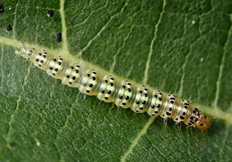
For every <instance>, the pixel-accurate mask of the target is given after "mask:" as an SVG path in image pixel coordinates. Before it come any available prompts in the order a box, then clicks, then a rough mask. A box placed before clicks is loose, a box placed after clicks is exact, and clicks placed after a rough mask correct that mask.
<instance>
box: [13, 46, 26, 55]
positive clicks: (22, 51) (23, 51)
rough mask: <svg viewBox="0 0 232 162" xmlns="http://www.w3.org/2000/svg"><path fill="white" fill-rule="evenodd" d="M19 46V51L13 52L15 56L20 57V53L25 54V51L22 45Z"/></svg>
mask: <svg viewBox="0 0 232 162" xmlns="http://www.w3.org/2000/svg"><path fill="white" fill-rule="evenodd" d="M19 46H20V50H19V51H18V50H16V51H15V54H16V55H21V54H22V53H25V51H26V50H25V47H24V45H22V44H20V45H19Z"/></svg>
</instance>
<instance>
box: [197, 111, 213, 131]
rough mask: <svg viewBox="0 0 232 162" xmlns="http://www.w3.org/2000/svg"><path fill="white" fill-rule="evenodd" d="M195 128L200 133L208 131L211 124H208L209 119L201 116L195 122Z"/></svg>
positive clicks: (203, 115)
mask: <svg viewBox="0 0 232 162" xmlns="http://www.w3.org/2000/svg"><path fill="white" fill-rule="evenodd" d="M196 127H197V129H198V130H199V131H201V132H202V131H204V130H207V129H209V128H210V127H211V122H210V119H209V117H208V116H207V115H205V114H201V115H200V118H199V119H198V121H197V122H196Z"/></svg>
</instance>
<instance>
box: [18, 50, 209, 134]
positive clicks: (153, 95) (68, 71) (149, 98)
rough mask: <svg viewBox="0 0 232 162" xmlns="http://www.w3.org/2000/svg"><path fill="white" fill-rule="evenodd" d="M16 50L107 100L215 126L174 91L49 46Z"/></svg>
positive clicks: (192, 124) (194, 124) (55, 75)
mask: <svg viewBox="0 0 232 162" xmlns="http://www.w3.org/2000/svg"><path fill="white" fill-rule="evenodd" d="M16 54H18V55H20V56H23V57H24V58H26V59H27V60H29V61H30V62H32V63H34V65H35V66H37V67H38V68H40V69H42V70H45V71H46V72H47V74H48V75H50V76H52V77H53V78H56V79H61V80H62V82H63V83H64V84H66V85H68V86H70V87H74V88H78V89H79V90H80V92H82V93H84V94H87V95H94V96H97V97H98V98H99V99H100V100H102V101H104V102H114V103H115V104H116V105H117V106H118V107H121V108H131V110H133V111H134V112H136V113H143V112H147V113H148V115H150V116H153V117H155V116H160V117H162V118H164V119H168V118H170V119H172V120H173V121H174V122H176V123H180V122H184V123H185V124H186V125H188V126H189V127H196V128H197V129H198V130H199V131H203V130H207V129H209V128H210V127H211V122H210V119H209V118H208V117H207V116H206V115H205V114H203V113H201V112H200V111H199V110H198V109H197V108H196V107H193V106H192V105H191V104H190V103H189V102H188V101H186V100H181V99H178V98H176V97H175V96H174V95H170V94H169V95H167V94H164V93H161V92H160V91H159V90H149V89H147V88H146V87H145V86H142V85H140V86H135V85H132V84H131V83H130V82H129V81H117V80H116V79H114V78H113V77H112V76H110V75H104V76H102V75H100V74H98V73H97V72H96V71H94V70H84V68H82V67H81V66H80V65H78V64H77V63H75V62H73V61H69V60H65V59H63V58H62V57H61V56H57V57H54V56H53V55H50V54H49V53H47V52H46V51H45V50H42V51H37V50H36V49H35V48H26V47H24V46H22V48H21V50H20V51H16Z"/></svg>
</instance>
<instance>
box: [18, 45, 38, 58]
mask: <svg viewBox="0 0 232 162" xmlns="http://www.w3.org/2000/svg"><path fill="white" fill-rule="evenodd" d="M20 47H21V50H20V51H15V53H16V54H17V55H21V56H23V57H24V58H26V59H27V60H30V58H31V57H32V56H33V51H34V50H35V49H34V48H32V49H28V48H26V47H25V46H23V45H20Z"/></svg>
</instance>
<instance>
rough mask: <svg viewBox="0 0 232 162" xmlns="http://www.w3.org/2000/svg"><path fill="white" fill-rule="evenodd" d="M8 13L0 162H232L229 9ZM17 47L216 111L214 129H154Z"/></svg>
mask: <svg viewBox="0 0 232 162" xmlns="http://www.w3.org/2000/svg"><path fill="white" fill-rule="evenodd" d="M1 3H3V4H4V8H5V12H4V13H2V14H0V22H1V23H0V42H1V44H0V89H1V90H0V161H49V162H53V161H54V162H55V161H120V160H121V159H126V161H206V160H207V161H231V159H232V154H231V151H232V148H231V146H232V127H231V125H230V124H231V123H232V122H231V119H228V118H226V116H224V115H222V114H227V115H230V116H231V115H232V86H231V85H232V74H231V69H232V65H231V61H232V35H231V32H232V24H231V23H232V1H231V0H222V1H218V0H201V1H199V0H193V1H182V0H178V1H172V0H167V1H161V0H156V1H154V0H143V1H139V0H128V1H119V0H116V1H113V0H112V1H110V0H108V1H107V0H106V1H103V0H99V1H86V0H82V1H75V0H69V1H65V2H64V1H63V0H61V1H58V0H30V1H27V0H10V1H8V0H5V1H2V2H1ZM9 8H10V9H9ZM50 9H52V10H53V11H54V16H53V17H51V18H49V17H48V16H47V11H48V10H50ZM9 24H11V25H12V27H13V30H12V31H10V32H8V31H6V26H7V25H9ZM57 32H62V33H63V41H62V43H61V44H59V43H57V42H56V33H57ZM7 38H8V39H7ZM16 40H17V42H21V43H22V42H25V43H28V44H36V45H39V46H42V47H43V48H44V49H56V50H61V51H62V50H63V51H65V52H67V53H68V52H69V53H70V54H71V55H73V56H74V57H80V58H81V59H83V60H84V61H87V62H90V63H91V64H93V65H96V66H98V67H101V68H102V69H104V70H106V71H108V73H109V74H115V75H118V76H121V77H123V78H126V79H129V80H134V81H136V82H137V83H140V84H143V83H144V84H147V85H150V86H151V87H154V88H155V87H158V88H159V89H160V90H163V91H165V92H168V93H172V94H176V95H178V96H179V97H181V98H185V99H189V100H191V101H192V102H194V103H197V104H202V105H204V106H208V107H209V108H208V109H209V110H210V112H211V116H210V118H211V120H212V128H211V129H210V130H209V131H206V132H204V133H200V132H198V131H197V130H195V129H186V127H185V125H183V124H182V125H181V128H180V129H178V128H177V126H176V125H175V123H174V122H172V121H168V125H167V126H165V125H164V124H163V119H161V118H156V119H155V121H154V122H153V123H152V124H151V125H149V120H151V119H150V118H149V116H148V115H147V114H135V113H134V112H132V111H131V110H129V109H128V110H124V109H117V108H116V107H115V105H114V104H113V103H104V102H99V100H98V99H97V98H96V97H89V96H85V95H83V94H80V93H79V91H78V90H77V89H75V88H70V87H67V86H65V85H63V84H61V81H59V80H55V79H53V78H51V77H49V76H48V75H47V74H46V73H45V72H44V71H41V70H39V69H38V68H36V67H34V65H32V64H31V63H30V62H27V61H26V60H25V59H23V58H22V57H19V56H16V55H15V54H14V51H15V50H16V48H17V47H18V44H15V43H12V42H14V41H16ZM80 52H81V53H82V55H80ZM146 76H147V77H146ZM219 110H221V112H223V113H220V114H217V112H218V111H219ZM221 119H222V120H221ZM145 127H147V130H145V132H144V128H145ZM143 133H144V134H143ZM140 134H142V135H141V136H140ZM136 137H139V138H138V139H139V140H138V141H137V140H136ZM132 146H134V147H132ZM130 148H133V149H131V152H130V153H129V154H128V156H127V155H126V154H127V152H128V150H130Z"/></svg>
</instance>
